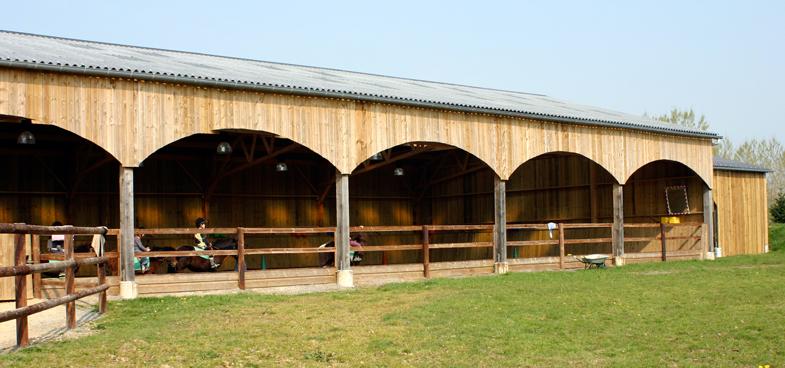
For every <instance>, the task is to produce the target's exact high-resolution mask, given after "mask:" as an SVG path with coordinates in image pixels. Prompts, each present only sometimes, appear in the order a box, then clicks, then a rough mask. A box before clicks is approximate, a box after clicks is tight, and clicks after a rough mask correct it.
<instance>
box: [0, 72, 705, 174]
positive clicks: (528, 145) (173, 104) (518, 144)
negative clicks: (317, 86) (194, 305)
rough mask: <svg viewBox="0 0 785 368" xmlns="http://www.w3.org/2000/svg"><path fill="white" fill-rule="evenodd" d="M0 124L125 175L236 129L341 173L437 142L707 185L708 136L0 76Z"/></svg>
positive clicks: (514, 160) (495, 161) (133, 83)
mask: <svg viewBox="0 0 785 368" xmlns="http://www.w3.org/2000/svg"><path fill="white" fill-rule="evenodd" d="M0 115H10V116H18V117H25V118H30V119H33V120H34V123H36V124H49V125H55V126H59V127H61V128H63V129H66V130H68V131H71V132H73V133H75V134H78V135H79V136H81V137H83V138H85V139H87V140H90V141H92V142H94V143H96V144H97V145H99V146H101V147H102V148H104V149H105V150H106V151H107V152H109V153H110V154H112V155H113V156H114V157H115V158H117V159H118V161H120V162H121V164H122V165H123V166H129V167H136V166H138V165H139V164H140V163H141V162H142V161H144V159H145V158H146V157H148V156H149V155H151V154H153V153H154V152H155V151H156V150H158V149H160V148H161V147H164V146H166V145H168V144H170V143H172V142H174V141H176V140H178V139H181V138H183V137H187V136H190V135H193V134H197V133H206V134H209V133H212V132H213V131H216V130H221V129H243V130H253V131H265V132H270V133H274V134H278V135H280V136H282V137H286V138H288V139H291V140H292V141H294V142H297V143H299V144H302V145H303V146H305V147H308V148H309V149H311V150H313V151H314V152H316V153H317V154H319V155H321V156H322V157H324V158H325V159H326V160H327V161H329V162H330V163H332V164H333V165H334V166H335V167H336V168H337V169H338V170H339V171H340V172H342V173H349V172H351V171H352V170H354V168H356V167H357V166H358V165H359V164H360V163H361V162H362V161H364V160H365V159H367V158H368V157H369V156H371V155H372V154H374V153H376V152H379V151H382V150H384V149H387V148H390V147H395V146H398V145H401V144H405V143H409V142H441V143H445V144H449V145H452V146H455V147H458V148H460V149H463V150H465V151H467V152H469V153H471V154H472V155H474V156H476V157H477V158H479V159H480V160H482V161H483V162H485V163H486V164H488V166H490V167H491V168H492V170H494V172H496V173H497V174H498V175H499V177H500V178H502V180H506V179H507V178H509V177H510V175H512V173H513V172H514V171H515V170H516V169H517V168H518V166H519V165H520V164H521V163H523V162H526V161H527V160H529V159H531V158H533V157H537V156H539V155H542V154H545V153H549V152H556V151H564V152H574V153H578V154H581V155H583V156H585V157H588V158H590V159H592V160H593V161H594V162H597V163H598V164H600V165H601V166H602V167H603V168H605V169H606V170H607V171H608V172H610V173H611V175H612V176H613V177H614V178H616V180H617V181H618V182H626V180H627V178H629V176H630V175H632V173H633V172H635V171H636V170H637V169H638V168H640V167H642V166H644V165H646V164H647V163H649V162H652V161H655V160H662V159H665V160H673V161H679V162H682V163H684V164H685V165H686V166H688V167H690V168H691V169H692V170H694V171H695V172H696V173H697V174H698V175H699V176H700V177H701V178H703V180H704V181H705V182H706V183H707V184H708V185H709V187H711V185H712V175H711V173H712V162H713V161H712V145H711V140H710V139H698V138H690V137H682V136H673V135H665V134H656V133H647V132H642V131H633V130H627V129H621V128H604V127H591V126H583V125H571V124H562V123H551V122H544V121H537V120H530V119H522V118H512V117H502V116H495V115H486V114H469V113H461V112H451V111H442V110H432V109H421V108H413V107H405V106H398V105H387V104H374V103H363V102H357V101H352V100H337V99H327V98H314V97H302V96H294V95H274V94H263V93H251V92H246V91H230V90H223V89H210V88H200V87H195V86H192V85H171V84H165V83H157V82H148V81H144V80H127V79H114V78H99V77H85V76H75V75H69V74H58V73H42V72H38V71H31V70H22V69H10V68H2V69H0Z"/></svg>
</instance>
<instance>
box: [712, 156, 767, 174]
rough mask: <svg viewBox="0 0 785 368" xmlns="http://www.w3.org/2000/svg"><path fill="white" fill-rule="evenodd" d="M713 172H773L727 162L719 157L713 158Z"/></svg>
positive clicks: (754, 166) (740, 163) (737, 162)
mask: <svg viewBox="0 0 785 368" xmlns="http://www.w3.org/2000/svg"><path fill="white" fill-rule="evenodd" d="M714 170H725V171H751V172H760V173H770V172H774V170H772V169H767V168H765V167H762V166H756V165H750V164H747V163H744V162H739V161H734V160H729V159H727V158H722V157H719V156H714Z"/></svg>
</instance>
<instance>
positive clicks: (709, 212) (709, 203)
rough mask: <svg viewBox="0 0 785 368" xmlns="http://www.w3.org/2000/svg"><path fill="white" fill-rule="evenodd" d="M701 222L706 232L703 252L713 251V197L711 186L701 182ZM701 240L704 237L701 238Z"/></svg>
mask: <svg viewBox="0 0 785 368" xmlns="http://www.w3.org/2000/svg"><path fill="white" fill-rule="evenodd" d="M703 222H704V223H705V225H704V226H706V231H708V234H707V235H706V239H705V243H704V244H705V245H706V246H704V247H703V249H704V251H705V252H713V251H714V198H712V195H711V188H709V187H708V186H707V185H706V184H703ZM701 241H702V242H703V241H704V239H701Z"/></svg>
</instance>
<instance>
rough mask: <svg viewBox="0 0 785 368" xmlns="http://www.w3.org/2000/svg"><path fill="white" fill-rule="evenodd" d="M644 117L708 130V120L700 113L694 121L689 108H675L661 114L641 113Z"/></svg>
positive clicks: (693, 115)
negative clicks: (698, 117)
mask: <svg viewBox="0 0 785 368" xmlns="http://www.w3.org/2000/svg"><path fill="white" fill-rule="evenodd" d="M643 116H644V117H647V118H652V119H657V120H662V121H665V122H668V123H673V124H679V125H683V126H686V127H688V128H693V129H698V130H708V129H709V122H708V121H707V120H706V117H705V116H704V115H703V114H701V117H700V119H699V120H698V121H695V113H694V112H693V111H692V109H690V110H689V111H687V110H686V109H685V110H684V111H681V109H678V108H675V109H673V110H671V113H670V115H668V114H662V115H660V116H649V114H647V113H645V112H644V113H643Z"/></svg>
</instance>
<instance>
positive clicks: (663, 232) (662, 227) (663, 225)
mask: <svg viewBox="0 0 785 368" xmlns="http://www.w3.org/2000/svg"><path fill="white" fill-rule="evenodd" d="M660 241H661V242H662V261H663V262H665V261H667V257H666V256H665V224H663V223H660Z"/></svg>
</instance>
